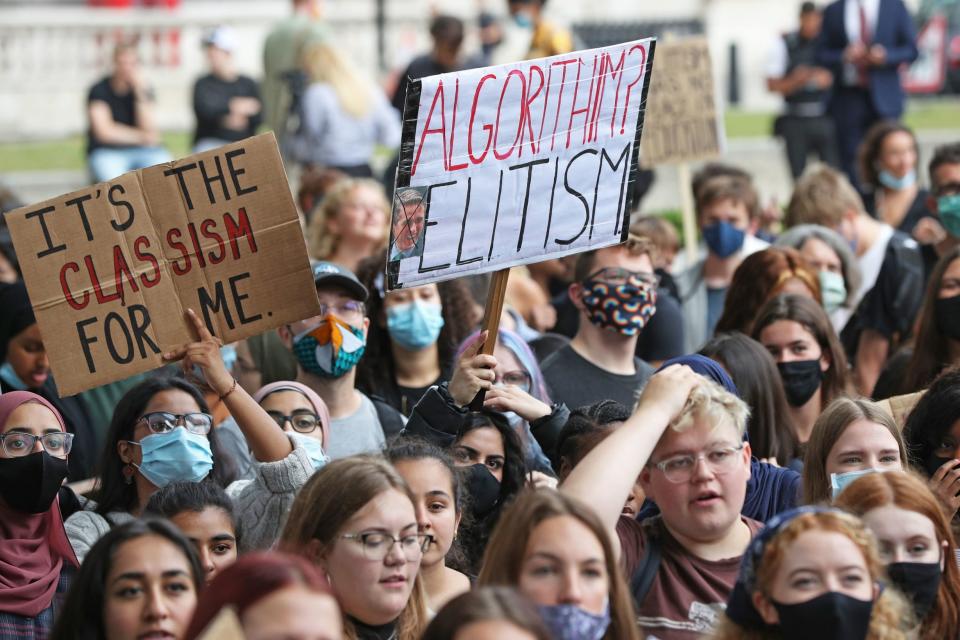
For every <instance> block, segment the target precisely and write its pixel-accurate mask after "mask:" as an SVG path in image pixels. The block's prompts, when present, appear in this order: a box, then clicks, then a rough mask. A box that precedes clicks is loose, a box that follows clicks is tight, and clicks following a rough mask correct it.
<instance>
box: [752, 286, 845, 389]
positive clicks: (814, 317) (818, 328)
mask: <svg viewBox="0 0 960 640" xmlns="http://www.w3.org/2000/svg"><path fill="white" fill-rule="evenodd" d="M778 320H792V321H793V322H796V323H798V324H799V325H801V326H802V327H803V328H804V329H806V330H807V331H809V332H810V335H812V336H813V337H814V339H815V340H816V341H817V344H819V345H820V351H821V353H823V354H826V355H827V356H829V357H830V366H829V367H828V368H827V371H826V372H825V373H824V374H823V383H822V384H821V385H820V400H821V404H822V406H823V407H826V406H827V405H828V404H830V402H831V401H833V400H834V399H835V398H839V397H840V396H843V395H845V394H846V392H847V356H846V354H845V353H844V352H843V347H841V346H840V340H839V338H837V332H836V331H834V330H833V325H832V324H830V318H829V317H828V316H827V312H826V311H824V310H823V307H821V306H820V305H818V304H817V303H816V302H814V301H813V300H811V299H810V298H807V297H804V296H798V295H793V294H780V295H778V296H777V297H775V298H773V299H771V300H770V301H769V302H767V304H765V305H763V308H762V309H760V312H759V313H758V314H757V319H756V321H754V323H753V335H752V336H751V337H752V338H753V339H754V340H757V341H758V342H759V340H760V334H761V333H762V332H763V330H764V329H766V328H767V327H769V326H770V325H771V324H773V323H774V322H776V321H778Z"/></svg>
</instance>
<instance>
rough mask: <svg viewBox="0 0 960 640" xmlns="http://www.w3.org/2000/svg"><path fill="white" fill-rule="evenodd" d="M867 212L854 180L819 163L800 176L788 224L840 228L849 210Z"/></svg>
mask: <svg viewBox="0 0 960 640" xmlns="http://www.w3.org/2000/svg"><path fill="white" fill-rule="evenodd" d="M851 209H852V210H854V211H856V212H858V213H860V212H862V211H863V201H862V200H861V199H860V195H859V194H858V193H857V190H856V189H854V188H853V185H851V184H850V181H849V180H847V178H846V177H845V176H844V175H843V174H842V173H840V172H839V171H836V170H835V169H831V168H830V167H828V166H827V165H825V164H815V165H813V166H812V167H810V168H809V169H807V170H806V171H804V172H803V175H802V176H800V179H799V180H798V181H797V185H796V186H795V187H794V189H793V195H792V196H791V197H790V204H788V205H787V215H786V224H787V226H788V227H794V226H796V225H798V224H819V225H821V226H824V227H828V228H830V229H835V228H837V227H838V226H840V223H841V222H842V221H843V216H844V214H845V213H846V212H847V211H850V210H851Z"/></svg>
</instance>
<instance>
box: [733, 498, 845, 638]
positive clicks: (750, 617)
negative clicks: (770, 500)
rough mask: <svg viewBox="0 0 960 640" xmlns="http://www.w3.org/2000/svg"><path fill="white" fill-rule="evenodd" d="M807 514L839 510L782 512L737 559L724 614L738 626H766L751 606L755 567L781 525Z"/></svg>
mask: <svg viewBox="0 0 960 640" xmlns="http://www.w3.org/2000/svg"><path fill="white" fill-rule="evenodd" d="M808 513H842V514H844V515H849V514H847V513H846V512H844V511H840V510H839V509H834V508H832V507H816V506H806V507H797V508H796V509H791V510H789V511H784V512H783V513H781V514H778V515H776V516H774V517H773V518H771V519H770V520H769V521H768V522H767V524H766V525H765V526H764V528H763V529H762V530H761V531H760V532H759V533H757V535H756V536H755V537H754V538H753V540H751V541H750V546H748V547H747V550H746V551H745V552H744V554H743V559H742V560H741V561H740V573H739V574H738V575H737V582H736V584H734V585H733V591H732V592H731V594H730V600H729V601H728V602H727V615H728V616H730V619H731V620H733V621H734V622H736V623H737V624H738V625H740V626H741V627H744V628H746V629H766V628H767V624H766V623H765V622H764V621H763V618H761V617H760V613H759V612H758V611H757V609H756V607H755V606H754V605H753V592H754V591H756V590H757V570H758V569H759V567H760V561H761V560H763V553H764V552H765V551H766V550H767V545H768V544H770V541H771V540H773V539H774V538H775V537H776V536H777V534H778V533H780V531H781V530H783V528H784V527H785V526H786V525H788V524H790V523H791V522H793V520H794V519H796V518H797V517H799V516H802V515H805V514H808Z"/></svg>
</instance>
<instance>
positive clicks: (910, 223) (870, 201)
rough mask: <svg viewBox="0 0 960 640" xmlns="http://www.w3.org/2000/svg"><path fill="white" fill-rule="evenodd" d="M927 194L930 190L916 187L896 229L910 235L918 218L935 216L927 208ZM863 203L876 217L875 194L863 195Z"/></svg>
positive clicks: (928, 194)
mask: <svg viewBox="0 0 960 640" xmlns="http://www.w3.org/2000/svg"><path fill="white" fill-rule="evenodd" d="M929 196H930V192H929V191H927V190H926V189H917V195H916V197H914V199H913V202H911V203H910V207H909V208H908V209H907V213H906V214H904V216H903V220H901V221H900V224H899V226H897V231H903V232H904V233H906V234H907V235H911V234H912V233H913V229H914V227H916V226H917V223H918V222H920V220H922V219H923V218H936V217H937V216H936V215H935V214H934V213H933V212H932V211H930V210H929V209H928V208H927V198H928V197H929ZM863 204H864V206H865V207H866V209H867V211H869V212H870V215H871V216H873V217H874V218H876V217H877V204H876V194H875V193H868V194H867V195H866V196H864V198H863Z"/></svg>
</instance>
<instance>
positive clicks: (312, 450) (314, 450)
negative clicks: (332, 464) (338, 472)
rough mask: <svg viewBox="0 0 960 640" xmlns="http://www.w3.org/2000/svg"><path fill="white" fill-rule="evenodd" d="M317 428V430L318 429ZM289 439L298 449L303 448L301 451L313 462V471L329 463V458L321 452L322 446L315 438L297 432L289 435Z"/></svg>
mask: <svg viewBox="0 0 960 640" xmlns="http://www.w3.org/2000/svg"><path fill="white" fill-rule="evenodd" d="M317 428H318V429H319V427H317ZM288 433H290V432H288ZM290 437H292V438H293V440H294V442H296V443H297V446H298V447H301V448H303V450H304V451H306V452H307V456H309V457H310V460H311V461H312V462H313V468H314V469H320V468H321V467H323V466H324V465H326V464H327V462H329V461H330V458H329V457H328V456H327V454H326V453H324V451H323V445H322V444H320V441H319V440H317V439H316V438H311V437H310V436H308V435H307V434H305V433H297V432H292V433H290Z"/></svg>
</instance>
